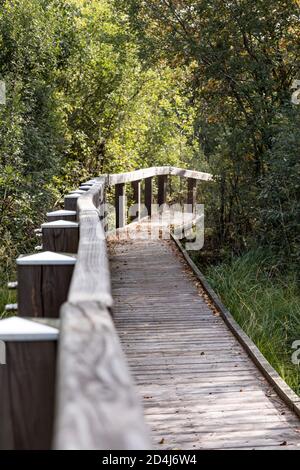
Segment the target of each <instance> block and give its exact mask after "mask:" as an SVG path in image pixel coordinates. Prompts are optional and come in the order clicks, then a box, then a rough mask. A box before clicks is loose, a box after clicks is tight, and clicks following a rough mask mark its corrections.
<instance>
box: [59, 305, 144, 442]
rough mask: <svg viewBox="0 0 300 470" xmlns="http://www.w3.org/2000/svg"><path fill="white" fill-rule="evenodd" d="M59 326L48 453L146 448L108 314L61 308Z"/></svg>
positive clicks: (98, 310)
mask: <svg viewBox="0 0 300 470" xmlns="http://www.w3.org/2000/svg"><path fill="white" fill-rule="evenodd" d="M62 320H63V321H62V333H61V341H60V356H59V370H60V374H59V383H58V411H57V416H56V432H55V443H54V447H55V448H57V449H62V450H68V449H73V450H76V449H81V450H84V449H90V450H92V449H103V450H107V449H146V448H148V446H149V442H148V439H147V433H146V429H145V425H144V422H143V419H142V411H141V408H140V405H139V400H138V398H137V396H136V395H135V391H134V387H133V384H132V382H131V378H130V375H129V372H128V370H127V366H126V362H125V359H124V356H123V352H122V350H121V347H120V344H119V340H118V337H117V335H116V332H115V328H114V325H113V322H112V319H111V316H110V314H109V312H108V310H107V309H106V308H100V307H99V304H98V303H96V302H85V303H77V305H72V304H65V306H64V307H63V310H62ZM70 332H72V334H70ZM74 411H75V412H74Z"/></svg>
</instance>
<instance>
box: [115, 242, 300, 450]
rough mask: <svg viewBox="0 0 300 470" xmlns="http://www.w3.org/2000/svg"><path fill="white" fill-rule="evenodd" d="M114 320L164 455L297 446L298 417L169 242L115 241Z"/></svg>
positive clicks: (154, 437)
mask: <svg viewBox="0 0 300 470" xmlns="http://www.w3.org/2000/svg"><path fill="white" fill-rule="evenodd" d="M110 257H111V272H112V284H113V296H114V301H115V307H114V319H115V323H116V326H117V329H118V332H119V335H120V337H121V341H122V344H123V348H124V350H125V352H126V355H127V358H128V361H129V364H130V367H131V370H132V373H133V376H134V378H135V380H136V383H137V387H138V391H139V393H140V396H141V397H142V400H143V404H144V408H145V416H146V420H147V422H148V424H149V427H150V429H151V432H152V442H153V446H154V447H155V448H158V449H223V448H225V449H226V448H234V449H239V448H241V449H261V448H267V449H272V448H277V449H295V448H299V449H300V447H299V446H300V433H299V432H300V421H299V419H298V417H297V416H296V415H295V414H294V413H293V412H291V411H290V410H289V409H288V408H287V407H286V405H285V404H284V403H283V402H282V401H281V399H280V398H279V397H278V396H277V395H276V393H275V392H274V391H273V390H272V388H271V386H270V385H269V384H268V382H267V381H266V380H265V379H264V377H263V376H262V374H261V373H260V371H259V370H258V369H257V368H256V366H255V365H254V364H253V362H252V361H251V359H250V358H249V357H248V356H247V354H246V352H245V351H244V350H243V348H242V347H241V346H240V344H239V342H238V341H237V340H236V339H235V337H234V336H233V335H232V333H231V332H230V331H229V329H228V328H227V326H226V325H225V323H224V322H223V320H222V319H221V318H220V316H218V313H217V312H216V311H215V310H214V308H213V307H212V306H210V304H209V302H208V301H207V300H206V296H205V294H203V291H202V290H201V286H200V285H199V282H197V280H196V278H194V275H193V274H192V272H191V270H190V269H189V267H188V266H187V264H186V263H185V261H184V260H183V258H182V257H181V254H180V253H179V252H178V251H177V249H176V247H175V244H174V243H173V242H171V241H160V240H156V241H143V240H135V241H124V242H111V243H110Z"/></svg>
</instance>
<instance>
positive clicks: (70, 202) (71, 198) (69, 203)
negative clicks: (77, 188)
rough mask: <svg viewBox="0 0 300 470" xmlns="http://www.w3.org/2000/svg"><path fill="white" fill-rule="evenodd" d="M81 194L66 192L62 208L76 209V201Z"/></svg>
mask: <svg viewBox="0 0 300 470" xmlns="http://www.w3.org/2000/svg"><path fill="white" fill-rule="evenodd" d="M80 196H81V195H80V194H68V195H67V196H65V200H64V208H65V210H67V211H77V201H78V199H79V197H80Z"/></svg>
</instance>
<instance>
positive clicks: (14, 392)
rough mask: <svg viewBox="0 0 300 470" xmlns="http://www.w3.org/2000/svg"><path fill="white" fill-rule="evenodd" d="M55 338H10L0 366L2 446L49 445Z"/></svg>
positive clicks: (40, 447) (29, 447) (37, 447)
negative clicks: (35, 339)
mask: <svg viewBox="0 0 300 470" xmlns="http://www.w3.org/2000/svg"><path fill="white" fill-rule="evenodd" d="M55 370H56V342H54V341H44V342H40V341H36V342H7V343H6V365H3V366H0V384H1V386H0V423H1V424H0V449H2V450H3V449H5V450H46V449H50V447H51V441H52V435H53V418H54V384H55Z"/></svg>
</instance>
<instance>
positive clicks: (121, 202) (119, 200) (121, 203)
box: [115, 183, 126, 229]
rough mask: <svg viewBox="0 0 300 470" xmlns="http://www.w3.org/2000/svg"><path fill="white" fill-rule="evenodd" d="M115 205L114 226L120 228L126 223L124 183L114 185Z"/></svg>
mask: <svg viewBox="0 0 300 470" xmlns="http://www.w3.org/2000/svg"><path fill="white" fill-rule="evenodd" d="M115 205H116V228H117V229H118V228H122V227H125V225H126V196H125V184H124V183H121V184H116V187H115Z"/></svg>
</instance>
